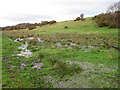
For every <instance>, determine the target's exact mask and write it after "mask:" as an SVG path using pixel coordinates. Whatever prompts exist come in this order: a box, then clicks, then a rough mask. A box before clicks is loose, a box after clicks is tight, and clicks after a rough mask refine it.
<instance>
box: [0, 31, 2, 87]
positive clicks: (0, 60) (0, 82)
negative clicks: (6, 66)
mask: <svg viewBox="0 0 120 90" xmlns="http://www.w3.org/2000/svg"><path fill="white" fill-rule="evenodd" d="M1 56H2V32H1V31H0V88H2V87H1V86H2V58H1Z"/></svg>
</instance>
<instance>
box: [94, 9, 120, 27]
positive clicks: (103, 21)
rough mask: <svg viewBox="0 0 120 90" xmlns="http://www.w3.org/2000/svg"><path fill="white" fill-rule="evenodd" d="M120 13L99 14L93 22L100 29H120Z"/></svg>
mask: <svg viewBox="0 0 120 90" xmlns="http://www.w3.org/2000/svg"><path fill="white" fill-rule="evenodd" d="M119 18H120V11H115V12H109V13H105V14H99V15H96V16H95V17H93V20H95V22H96V23H97V25H98V26H99V27H104V26H107V27H109V28H120V24H119Z"/></svg>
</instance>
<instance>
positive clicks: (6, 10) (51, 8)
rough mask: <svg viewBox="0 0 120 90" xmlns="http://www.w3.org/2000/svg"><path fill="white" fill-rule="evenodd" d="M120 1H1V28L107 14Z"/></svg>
mask: <svg viewBox="0 0 120 90" xmlns="http://www.w3.org/2000/svg"><path fill="white" fill-rule="evenodd" d="M118 1H119V0H0V26H8V25H16V24H18V23H26V22H29V23H35V22H37V23H40V22H41V21H45V20H47V21H50V20H56V21H65V20H73V19H75V18H76V17H78V16H80V14H81V13H83V14H84V15H85V17H89V16H94V15H97V14H100V13H105V12H106V10H107V8H108V7H109V6H110V5H112V4H114V3H116V2H118Z"/></svg>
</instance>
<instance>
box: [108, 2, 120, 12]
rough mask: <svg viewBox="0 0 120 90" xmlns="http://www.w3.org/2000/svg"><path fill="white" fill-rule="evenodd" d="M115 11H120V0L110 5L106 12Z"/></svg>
mask: <svg viewBox="0 0 120 90" xmlns="http://www.w3.org/2000/svg"><path fill="white" fill-rule="evenodd" d="M115 11H120V1H119V2H117V3H115V4H113V5H110V6H109V7H108V9H107V12H106V13H114V12H115Z"/></svg>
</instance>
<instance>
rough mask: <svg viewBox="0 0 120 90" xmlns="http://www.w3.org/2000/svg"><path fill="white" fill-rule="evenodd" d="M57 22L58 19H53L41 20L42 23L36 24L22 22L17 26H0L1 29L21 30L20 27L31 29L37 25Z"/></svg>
mask: <svg viewBox="0 0 120 90" xmlns="http://www.w3.org/2000/svg"><path fill="white" fill-rule="evenodd" d="M54 23H56V21H54V20H52V21H41V23H34V24H31V23H21V24H17V25H15V26H6V27H0V30H19V29H27V28H28V29H29V30H32V29H35V28H36V26H40V27H42V26H43V25H48V24H49V25H51V24H54Z"/></svg>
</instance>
